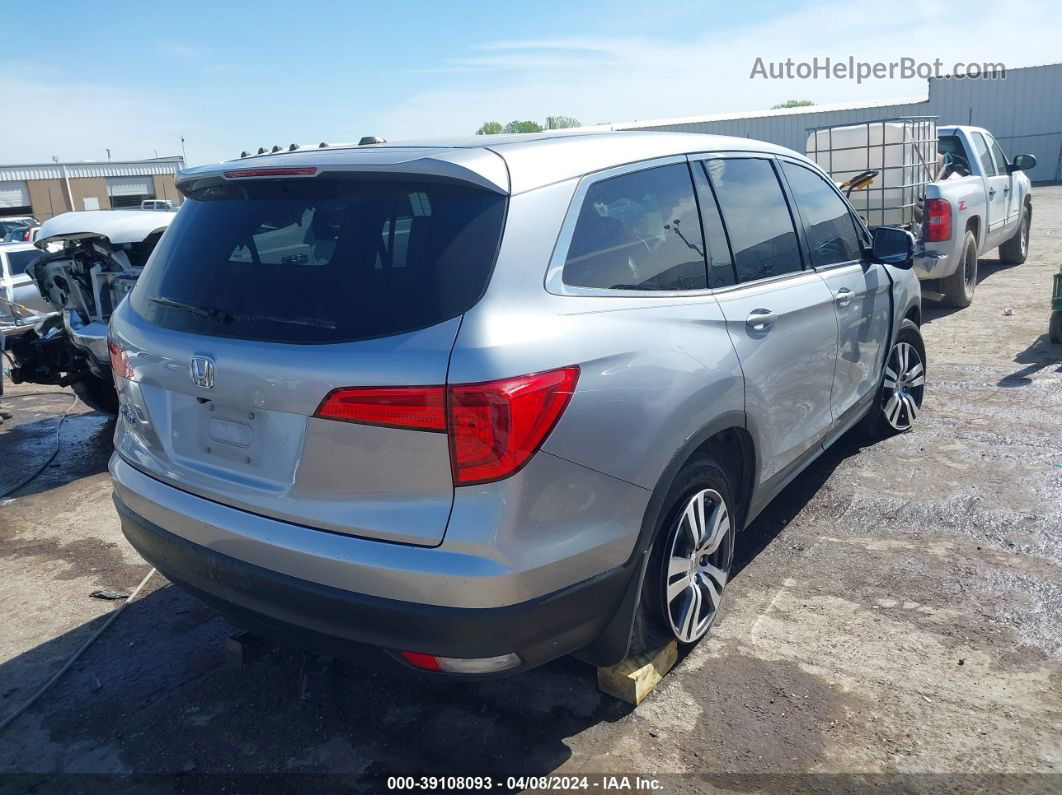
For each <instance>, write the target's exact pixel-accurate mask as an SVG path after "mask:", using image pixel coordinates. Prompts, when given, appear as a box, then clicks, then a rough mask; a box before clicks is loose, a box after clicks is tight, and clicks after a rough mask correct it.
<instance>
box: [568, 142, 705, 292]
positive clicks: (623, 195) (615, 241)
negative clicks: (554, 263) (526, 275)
mask: <svg viewBox="0 0 1062 795" xmlns="http://www.w3.org/2000/svg"><path fill="white" fill-rule="evenodd" d="M563 279H564V283H565V284H568V285H572V286H575V287H603V288H609V289H614V290H703V289H704V288H705V287H706V286H707V277H706V276H705V267H704V241H703V240H702V239H701V225H700V221H699V219H698V217H697V203H696V201H695V200H694V198H693V185H692V183H691V182H690V172H689V169H688V168H687V167H686V165H685V163H679V164H676V165H671V166H661V167H659V168H652V169H648V170H646V171H638V172H635V173H633V174H624V175H623V176H620V177H612V178H611V179H604V180H601V181H600V182H595V183H594V184H593V185H591V186H590V188H589V190H587V192H586V196H585V198H584V199H583V206H582V208H581V209H580V211H579V218H578V220H577V222H576V224H575V232H574V234H573V235H572V242H571V245H570V246H569V247H568V255H567V258H566V259H565V261H564V274H563Z"/></svg>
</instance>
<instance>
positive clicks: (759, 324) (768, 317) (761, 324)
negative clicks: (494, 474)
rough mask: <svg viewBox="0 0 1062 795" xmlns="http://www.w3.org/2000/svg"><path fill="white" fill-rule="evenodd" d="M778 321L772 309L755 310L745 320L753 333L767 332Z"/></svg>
mask: <svg viewBox="0 0 1062 795" xmlns="http://www.w3.org/2000/svg"><path fill="white" fill-rule="evenodd" d="M776 319H777V318H776V317H775V314H774V312H772V311H771V310H770V309H753V310H752V311H751V312H749V316H748V317H747V318H745V325H746V326H748V327H749V328H750V329H752V330H753V331H767V329H769V328H770V327H771V326H773V325H774V321H775V320H776Z"/></svg>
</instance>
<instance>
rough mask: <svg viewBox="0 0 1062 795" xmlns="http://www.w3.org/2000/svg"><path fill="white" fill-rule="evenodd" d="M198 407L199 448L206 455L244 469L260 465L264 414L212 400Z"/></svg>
mask: <svg viewBox="0 0 1062 795" xmlns="http://www.w3.org/2000/svg"><path fill="white" fill-rule="evenodd" d="M199 408H200V422H199V449H200V450H201V451H202V452H203V453H205V454H206V455H207V456H208V457H211V458H214V459H221V460H224V461H228V462H231V463H234V464H242V465H243V466H244V467H246V466H251V467H254V466H257V465H258V464H259V463H260V458H261V456H260V453H261V438H262V427H261V426H262V420H263V418H262V416H261V412H257V413H256V412H255V411H254V410H252V409H246V408H242V407H239V406H228V405H225V404H222V403H216V402H214V401H212V400H208V401H206V402H204V403H202V404H200V407H199Z"/></svg>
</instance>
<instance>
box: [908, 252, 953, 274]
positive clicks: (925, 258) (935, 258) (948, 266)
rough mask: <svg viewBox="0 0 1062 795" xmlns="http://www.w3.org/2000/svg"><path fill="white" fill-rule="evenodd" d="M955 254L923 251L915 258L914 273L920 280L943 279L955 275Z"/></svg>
mask: <svg viewBox="0 0 1062 795" xmlns="http://www.w3.org/2000/svg"><path fill="white" fill-rule="evenodd" d="M957 262H958V260H957V258H956V256H955V254H954V252H938V251H923V252H922V253H921V254H919V255H918V256H916V257H915V260H914V271H915V274H917V276H918V278H919V279H943V278H945V277H947V276H951V274H953V273H955V268H956V264H957Z"/></svg>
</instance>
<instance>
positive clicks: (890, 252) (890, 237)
mask: <svg viewBox="0 0 1062 795" xmlns="http://www.w3.org/2000/svg"><path fill="white" fill-rule="evenodd" d="M914 249H915V240H914V236H913V235H912V234H911V233H910V232H908V231H907V230H906V229H900V228H899V227H895V226H879V227H878V228H877V229H875V230H874V243H873V245H872V246H871V250H870V255H871V258H872V259H873V260H874V261H875V262H880V263H882V264H883V265H892V266H893V267H896V268H904V269H907V268H911V267H912V266H913V265H914Z"/></svg>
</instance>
